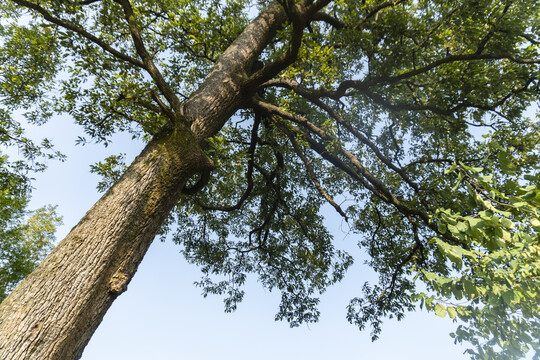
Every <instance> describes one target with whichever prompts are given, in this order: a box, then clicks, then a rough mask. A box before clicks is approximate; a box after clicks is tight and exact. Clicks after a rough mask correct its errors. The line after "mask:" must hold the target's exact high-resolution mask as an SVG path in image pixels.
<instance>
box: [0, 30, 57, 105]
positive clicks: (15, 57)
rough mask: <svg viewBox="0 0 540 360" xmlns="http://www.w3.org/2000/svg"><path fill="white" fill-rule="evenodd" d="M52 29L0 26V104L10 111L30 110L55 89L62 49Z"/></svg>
mask: <svg viewBox="0 0 540 360" xmlns="http://www.w3.org/2000/svg"><path fill="white" fill-rule="evenodd" d="M56 37H57V35H56V33H55V31H54V28H52V27H50V26H37V25H35V24H28V25H25V26H22V25H18V24H16V23H15V24H13V23H8V24H6V25H3V26H1V25H0V39H2V40H1V41H2V43H1V44H2V45H1V46H0V84H1V85H0V102H1V104H2V105H3V106H6V107H8V108H11V109H13V108H19V107H22V108H24V109H28V108H30V107H31V106H32V105H35V104H36V103H37V102H38V101H41V100H42V99H43V96H44V94H46V92H47V91H48V90H50V89H52V88H53V87H54V77H55V76H56V74H57V72H58V71H59V69H60V64H61V57H60V55H61V50H60V48H59V47H58V46H56Z"/></svg>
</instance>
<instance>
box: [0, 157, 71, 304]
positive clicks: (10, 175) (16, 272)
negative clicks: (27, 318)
mask: <svg viewBox="0 0 540 360" xmlns="http://www.w3.org/2000/svg"><path fill="white" fill-rule="evenodd" d="M29 193H30V186H29V179H28V178H26V177H25V176H23V175H21V174H20V173H19V172H18V171H17V170H16V169H13V168H12V167H11V166H10V164H9V163H8V162H7V157H5V156H0V301H1V300H3V299H4V298H5V297H6V296H7V294H8V293H9V292H10V291H11V290H12V289H13V288H14V287H15V286H16V285H17V284H18V283H19V282H20V281H21V280H22V279H24V277H26V275H28V274H29V273H30V272H32V270H33V269H34V268H35V267H36V266H37V265H38V264H39V262H40V261H41V260H42V259H43V258H44V257H45V255H47V254H48V252H49V251H50V250H51V249H52V246H53V244H54V241H55V237H54V233H55V230H56V227H57V226H58V225H59V224H60V223H61V218H60V217H59V216H58V215H57V214H56V209H55V208H54V207H50V206H48V207H43V208H41V209H38V210H36V211H33V212H29V211H27V210H26V205H27V203H28V198H29Z"/></svg>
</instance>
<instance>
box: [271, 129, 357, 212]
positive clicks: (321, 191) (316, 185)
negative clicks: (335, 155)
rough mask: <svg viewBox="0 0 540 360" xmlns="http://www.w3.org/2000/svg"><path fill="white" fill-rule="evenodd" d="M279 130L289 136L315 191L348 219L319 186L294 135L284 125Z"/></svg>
mask: <svg viewBox="0 0 540 360" xmlns="http://www.w3.org/2000/svg"><path fill="white" fill-rule="evenodd" d="M281 130H282V131H283V132H284V133H285V135H287V137H288V138H289V141H290V142H291V144H292V146H293V149H294V152H295V153H296V155H298V157H299V158H300V159H301V160H302V162H303V163H304V165H305V167H306V170H307V171H308V174H309V176H310V178H311V181H312V182H313V185H315V188H316V189H317V191H318V192H319V194H320V195H321V196H322V197H323V198H324V199H325V200H326V201H327V202H328V203H329V204H330V205H332V206H333V207H334V209H336V211H337V212H338V214H340V215H341V216H343V218H344V219H345V221H347V222H348V221H349V218H348V216H347V214H345V212H344V211H343V210H342V209H341V207H340V206H339V205H338V204H336V202H335V201H334V199H332V197H331V196H330V195H329V194H328V193H327V192H326V191H325V190H324V189H323V187H322V186H321V184H320V182H319V181H318V180H317V175H316V174H315V171H314V170H313V167H312V166H311V163H310V162H309V160H308V158H307V157H306V155H304V153H302V150H301V149H300V146H299V145H298V143H297V142H296V140H295V139H294V136H293V135H292V134H291V132H290V131H288V130H287V129H286V128H285V127H281Z"/></svg>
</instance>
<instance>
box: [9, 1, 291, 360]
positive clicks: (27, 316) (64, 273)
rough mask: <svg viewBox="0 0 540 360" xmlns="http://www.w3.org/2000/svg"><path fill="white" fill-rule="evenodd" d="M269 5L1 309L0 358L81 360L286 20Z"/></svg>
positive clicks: (203, 165) (202, 168) (204, 165)
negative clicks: (178, 117)
mask: <svg viewBox="0 0 540 360" xmlns="http://www.w3.org/2000/svg"><path fill="white" fill-rule="evenodd" d="M283 19H284V17H283V13H282V11H281V10H280V8H279V6H277V5H275V4H272V5H270V6H268V7H267V8H266V10H265V11H263V13H262V14H261V15H260V16H259V17H258V18H257V19H255V20H254V21H253V23H252V24H250V25H249V26H248V27H247V28H246V30H245V31H244V32H243V33H242V34H241V35H240V36H239V37H238V39H237V40H236V41H235V42H234V43H233V44H232V45H231V47H230V48H229V49H228V50H227V51H226V52H225V53H224V54H223V56H222V57H221V58H220V59H219V60H218V62H217V63H216V66H215V68H214V70H213V71H212V72H211V73H210V74H209V76H208V77H207V79H206V80H205V81H204V83H203V84H202V85H201V87H200V89H199V90H198V91H197V92H195V94H194V95H193V96H192V97H191V98H190V99H189V100H188V101H187V102H186V103H185V105H184V109H183V110H184V116H185V120H186V122H187V123H189V124H191V131H189V130H187V129H184V126H182V125H181V124H180V125H178V126H176V127H175V128H174V129H165V130H163V131H162V132H161V133H160V134H159V135H158V136H157V137H156V138H155V139H153V140H152V141H151V142H150V143H149V144H148V145H147V146H146V148H145V149H144V150H143V152H142V153H141V154H140V155H139V156H138V157H137V158H136V159H135V161H134V162H133V164H131V166H130V167H129V168H128V169H127V171H126V173H125V174H124V175H123V176H122V177H121V179H120V180H119V181H118V182H117V183H116V184H115V185H114V186H113V187H112V188H111V189H110V190H109V191H108V192H107V193H106V194H105V195H104V196H103V197H102V198H101V199H100V200H99V201H98V202H97V203H96V204H95V205H94V206H93V207H92V208H91V209H90V210H89V211H88V212H87V214H86V215H85V216H84V217H83V218H82V220H81V221H80V222H79V224H77V225H76V226H75V227H74V228H73V229H72V230H71V232H70V233H69V235H68V236H67V237H66V238H65V239H64V240H63V241H62V242H61V243H60V244H59V245H58V246H57V248H56V249H55V250H54V251H53V252H52V253H51V254H50V255H49V256H48V257H47V258H46V259H45V260H44V261H43V263H42V264H41V265H40V266H39V267H38V268H37V269H36V270H35V271H34V272H33V273H32V274H31V275H30V276H28V277H27V278H26V279H25V280H24V281H23V282H22V283H21V284H20V285H19V286H18V287H17V288H16V289H15V290H14V291H13V292H12V293H11V294H10V295H9V296H8V297H7V298H6V299H5V300H4V302H3V303H2V304H1V305H0V359H3V360H9V359H13V360H20V359H40V360H41V359H58V360H69V359H78V358H79V357H80V356H81V354H82V352H83V350H84V347H85V345H86V344H87V343H88V341H89V340H90V337H91V336H92V334H93V332H94V331H95V329H96V328H97V326H98V325H99V323H100V322H101V319H102V318H103V316H104V315H105V313H106V311H107V310H108V308H109V307H110V305H111V304H112V302H113V301H114V299H115V298H116V297H117V296H118V295H119V294H121V293H122V292H123V291H125V289H126V287H127V284H128V283H129V281H130V280H131V278H132V276H133V274H134V273H135V271H136V269H137V267H138V265H139V263H140V261H141V260H142V258H143V256H144V254H145V253H146V251H147V249H148V247H149V246H150V244H151V242H152V240H153V238H154V237H155V235H156V233H157V231H158V230H159V228H160V227H161V225H162V223H163V221H164V220H165V219H166V217H167V215H168V214H169V212H170V211H171V209H172V208H173V207H174V205H175V203H176V201H177V199H178V196H179V194H180V192H181V190H182V188H183V187H184V185H185V183H186V181H187V180H188V179H189V178H190V177H192V176H193V175H194V174H196V173H199V172H202V171H207V170H208V169H209V167H211V161H210V159H208V158H207V157H206V155H205V154H204V152H203V151H202V150H201V147H200V145H199V144H203V143H204V140H205V139H206V138H208V137H209V136H212V135H214V134H216V133H217V131H219V129H220V128H221V127H222V126H223V124H224V123H225V122H226V121H227V119H228V118H229V117H230V116H231V115H232V114H233V113H234V112H235V111H236V110H237V109H238V108H239V107H240V106H241V104H242V102H243V93H244V91H245V89H244V88H243V83H244V79H245V75H246V70H247V68H248V67H249V66H250V64H252V63H253V61H254V60H255V59H256V57H257V56H258V55H259V54H260V52H261V51H262V50H263V49H264V47H265V46H266V44H267V43H268V41H269V39H270V38H271V36H272V34H273V32H274V31H275V29H276V28H277V26H278V25H279V24H280V23H281V22H282V21H283Z"/></svg>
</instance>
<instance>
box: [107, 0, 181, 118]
mask: <svg viewBox="0 0 540 360" xmlns="http://www.w3.org/2000/svg"><path fill="white" fill-rule="evenodd" d="M115 1H116V2H117V3H118V4H120V5H121V6H122V9H123V10H124V14H125V18H126V21H127V23H128V25H129V31H130V33H131V38H132V39H133V44H134V45H135V49H136V50H137V54H139V56H140V57H141V59H142V61H143V64H144V68H145V69H146V71H148V73H149V74H150V76H151V77H152V79H153V80H154V82H155V83H156V85H157V87H158V89H159V90H160V91H161V93H162V94H163V96H165V98H166V99H167V101H168V102H169V104H171V107H172V108H173V110H174V112H175V113H176V114H177V115H180V114H181V106H182V103H181V102H180V99H178V97H177V96H176V94H175V93H174V91H173V90H172V89H171V87H170V86H169V84H168V83H167V82H166V81H165V79H164V78H163V75H162V74H161V72H160V71H159V69H158V68H157V66H156V65H155V64H154V61H153V60H152V57H151V56H150V54H149V53H148V51H147V50H146V47H145V46H144V42H143V40H142V37H141V33H140V32H139V29H138V28H137V25H136V24H135V17H134V14H133V7H132V6H131V3H130V2H129V0H115Z"/></svg>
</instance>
